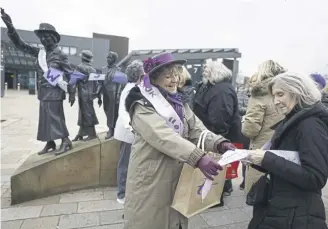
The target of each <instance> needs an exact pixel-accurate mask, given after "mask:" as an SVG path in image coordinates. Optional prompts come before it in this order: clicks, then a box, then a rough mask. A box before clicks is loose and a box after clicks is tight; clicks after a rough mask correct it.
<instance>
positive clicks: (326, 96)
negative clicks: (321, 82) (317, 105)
mask: <svg viewBox="0 0 328 229" xmlns="http://www.w3.org/2000/svg"><path fill="white" fill-rule="evenodd" d="M321 102H322V103H323V104H324V105H325V106H326V107H328V94H327V93H324V94H323V95H322V99H321Z"/></svg>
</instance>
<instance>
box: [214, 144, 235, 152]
mask: <svg viewBox="0 0 328 229" xmlns="http://www.w3.org/2000/svg"><path fill="white" fill-rule="evenodd" d="M235 149H236V146H235V145H234V144H232V143H230V142H222V143H221V144H220V145H219V146H218V150H219V151H220V152H222V153H225V152H226V151H227V150H235Z"/></svg>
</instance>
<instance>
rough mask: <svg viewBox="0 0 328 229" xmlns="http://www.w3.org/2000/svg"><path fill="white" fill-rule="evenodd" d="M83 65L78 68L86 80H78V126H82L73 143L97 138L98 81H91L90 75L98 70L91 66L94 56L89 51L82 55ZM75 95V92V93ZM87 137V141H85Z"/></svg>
mask: <svg viewBox="0 0 328 229" xmlns="http://www.w3.org/2000/svg"><path fill="white" fill-rule="evenodd" d="M80 56H81V59H82V63H81V64H79V65H78V66H77V69H76V70H77V71H79V72H81V73H83V74H84V75H85V78H84V79H81V80H78V81H77V83H76V87H74V88H77V90H78V93H77V94H78V102H79V118H78V121H77V125H79V126H80V130H79V133H78V134H77V135H76V137H75V138H74V139H73V141H79V140H84V141H88V140H91V139H94V138H96V137H97V134H96V128H95V125H97V124H98V119H97V116H96V112H95V109H94V107H93V100H94V94H95V92H96V81H89V75H90V73H96V72H97V71H96V69H94V68H93V67H92V66H91V62H92V58H93V54H92V52H91V51H89V50H83V51H82V53H81V55H80ZM73 93H74V94H75V91H73ZM84 136H87V138H86V139H83V137H84Z"/></svg>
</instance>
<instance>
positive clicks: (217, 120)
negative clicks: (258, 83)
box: [194, 60, 242, 206]
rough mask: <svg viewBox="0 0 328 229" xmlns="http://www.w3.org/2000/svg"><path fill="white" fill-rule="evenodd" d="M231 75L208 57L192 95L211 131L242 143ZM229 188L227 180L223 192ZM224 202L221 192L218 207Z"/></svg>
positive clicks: (227, 191) (228, 190) (197, 110)
mask: <svg viewBox="0 0 328 229" xmlns="http://www.w3.org/2000/svg"><path fill="white" fill-rule="evenodd" d="M231 78H232V72H231V71H230V70H229V69H228V68H227V67H226V66H225V65H224V64H223V63H221V62H219V61H213V60H207V61H206V62H205V66H204V72H203V84H202V85H201V86H200V87H199V89H198V91H197V92H196V95H195V98H194V112H195V115H196V116H197V117H198V118H199V119H200V120H201V121H202V122H203V123H204V125H205V126H206V128H207V129H209V130H211V131H212V132H213V133H216V134H220V135H222V136H224V137H225V138H227V139H229V140H230V141H231V142H233V143H241V141H242V135H241V117H240V114H239V108H238V98H237V94H236V91H235V88H234V87H233V86H232V84H231ZM232 191H233V189H232V182H231V180H227V181H226V184H225V187H224V195H230V193H231V192H232ZM223 205H224V202H223V195H222V197H221V204H220V205H218V206H223Z"/></svg>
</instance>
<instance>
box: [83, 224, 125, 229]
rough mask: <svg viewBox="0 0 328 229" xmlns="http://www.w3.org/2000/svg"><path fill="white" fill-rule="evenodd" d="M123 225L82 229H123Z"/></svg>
mask: <svg viewBox="0 0 328 229" xmlns="http://www.w3.org/2000/svg"><path fill="white" fill-rule="evenodd" d="M123 226H124V225H123V224H111V225H102V226H97V227H86V228H83V229H123Z"/></svg>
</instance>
